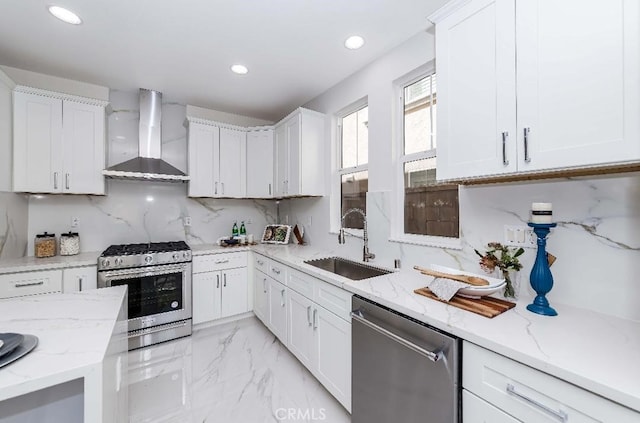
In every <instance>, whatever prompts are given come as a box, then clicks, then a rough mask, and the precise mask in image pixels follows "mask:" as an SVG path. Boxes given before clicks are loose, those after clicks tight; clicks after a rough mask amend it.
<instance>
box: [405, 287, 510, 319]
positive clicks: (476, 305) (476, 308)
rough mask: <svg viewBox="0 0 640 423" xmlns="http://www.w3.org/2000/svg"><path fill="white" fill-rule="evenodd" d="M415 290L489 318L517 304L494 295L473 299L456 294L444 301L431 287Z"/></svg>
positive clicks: (417, 292)
mask: <svg viewBox="0 0 640 423" xmlns="http://www.w3.org/2000/svg"><path fill="white" fill-rule="evenodd" d="M413 292H415V293H416V294H420V295H424V296H425V297H427V298H431V299H434V300H436V301H440V302H441V303H445V304H449V305H452V306H454V307H458V308H461V309H463V310H467V311H470V312H472V313H476V314H479V315H481V316H484V317H488V318H492V317H496V316H497V315H499V314H502V313H504V312H505V311H507V310H511V309H512V308H514V307H515V306H516V303H512V302H510V301H505V300H501V299H499V298H493V297H482V298H478V299H472V298H464V297H460V296H458V295H456V296H454V297H453V298H452V299H451V300H449V301H443V300H441V299H440V298H438V297H437V296H436V295H435V294H434V293H433V292H431V291H430V290H429V288H418V289H416V290H415V291H413Z"/></svg>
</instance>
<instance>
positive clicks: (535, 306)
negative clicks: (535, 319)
mask: <svg viewBox="0 0 640 423" xmlns="http://www.w3.org/2000/svg"><path fill="white" fill-rule="evenodd" d="M528 225H529V226H531V227H532V228H533V232H535V234H536V236H537V237H538V253H537V254H536V262H535V263H534V264H533V269H531V276H530V277H529V280H530V282H531V287H532V288H533V289H534V291H536V293H537V294H538V295H536V298H535V299H534V300H533V303H531V304H529V305H528V306H527V310H529V311H531V312H533V313H537V314H542V315H543V316H557V315H558V312H557V311H555V310H554V309H553V308H552V307H550V306H549V300H547V297H545V295H547V294H548V293H549V291H551V288H553V275H552V274H551V269H549V261H548V259H547V250H546V246H547V235H549V232H550V231H551V228H555V227H556V224H555V223H531V222H529V223H528Z"/></svg>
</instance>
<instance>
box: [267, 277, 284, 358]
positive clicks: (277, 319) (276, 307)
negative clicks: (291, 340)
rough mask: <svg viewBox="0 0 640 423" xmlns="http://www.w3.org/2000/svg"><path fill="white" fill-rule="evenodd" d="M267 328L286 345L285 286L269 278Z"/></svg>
mask: <svg viewBox="0 0 640 423" xmlns="http://www.w3.org/2000/svg"><path fill="white" fill-rule="evenodd" d="M268 287H269V325H268V326H269V329H271V332H273V333H274V334H275V335H276V336H277V337H278V339H279V340H280V342H282V343H283V344H285V345H287V288H286V287H285V286H284V285H283V284H281V283H280V282H278V281H276V280H275V279H271V278H269V281H268Z"/></svg>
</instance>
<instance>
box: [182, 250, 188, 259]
mask: <svg viewBox="0 0 640 423" xmlns="http://www.w3.org/2000/svg"><path fill="white" fill-rule="evenodd" d="M182 257H184V258H185V259H189V252H188V251H185V252H184V253H182Z"/></svg>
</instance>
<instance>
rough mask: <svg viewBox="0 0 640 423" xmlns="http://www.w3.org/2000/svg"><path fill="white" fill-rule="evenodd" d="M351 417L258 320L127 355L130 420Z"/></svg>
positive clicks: (242, 422) (203, 422)
mask: <svg viewBox="0 0 640 423" xmlns="http://www.w3.org/2000/svg"><path fill="white" fill-rule="evenodd" d="M350 420H351V418H350V415H349V413H348V412H347V411H346V410H345V409H344V408H343V407H342V406H341V405H340V404H339V403H338V402H337V401H336V400H335V399H334V398H333V397H332V396H331V394H329V393H328V392H327V391H326V390H325V389H324V387H323V386H322V385H320V383H319V382H318V381H317V380H316V379H315V378H314V377H313V375H311V373H309V371H308V370H307V369H306V368H305V367H304V366H303V365H302V364H300V362H299V361H298V360H297V359H296V358H295V357H294V356H293V355H292V354H291V353H290V352H289V351H288V350H287V349H286V347H284V346H283V345H282V344H281V343H280V342H279V341H278V340H277V339H276V337H275V336H274V335H273V334H272V333H271V332H270V331H269V330H268V329H267V328H265V327H264V325H263V324H262V323H261V322H260V321H258V320H257V319H256V318H254V317H252V318H248V319H243V320H239V321H236V322H232V323H227V324H224V325H220V326H215V327H211V328H207V329H202V330H198V331H196V332H194V334H193V335H192V336H191V337H188V338H182V339H178V340H175V341H171V342H167V343H164V344H160V345H155V346H152V347H148V348H145V349H142V350H136V351H132V352H130V353H129V421H130V423H151V422H154V423H155V422H163V423H164V422H167V423H168V422H171V423H173V422H176V423H177V422H180V423H189V422H199V423H217V422H224V423H262V422H316V421H318V422H322V421H324V422H327V423H348V422H350Z"/></svg>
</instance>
